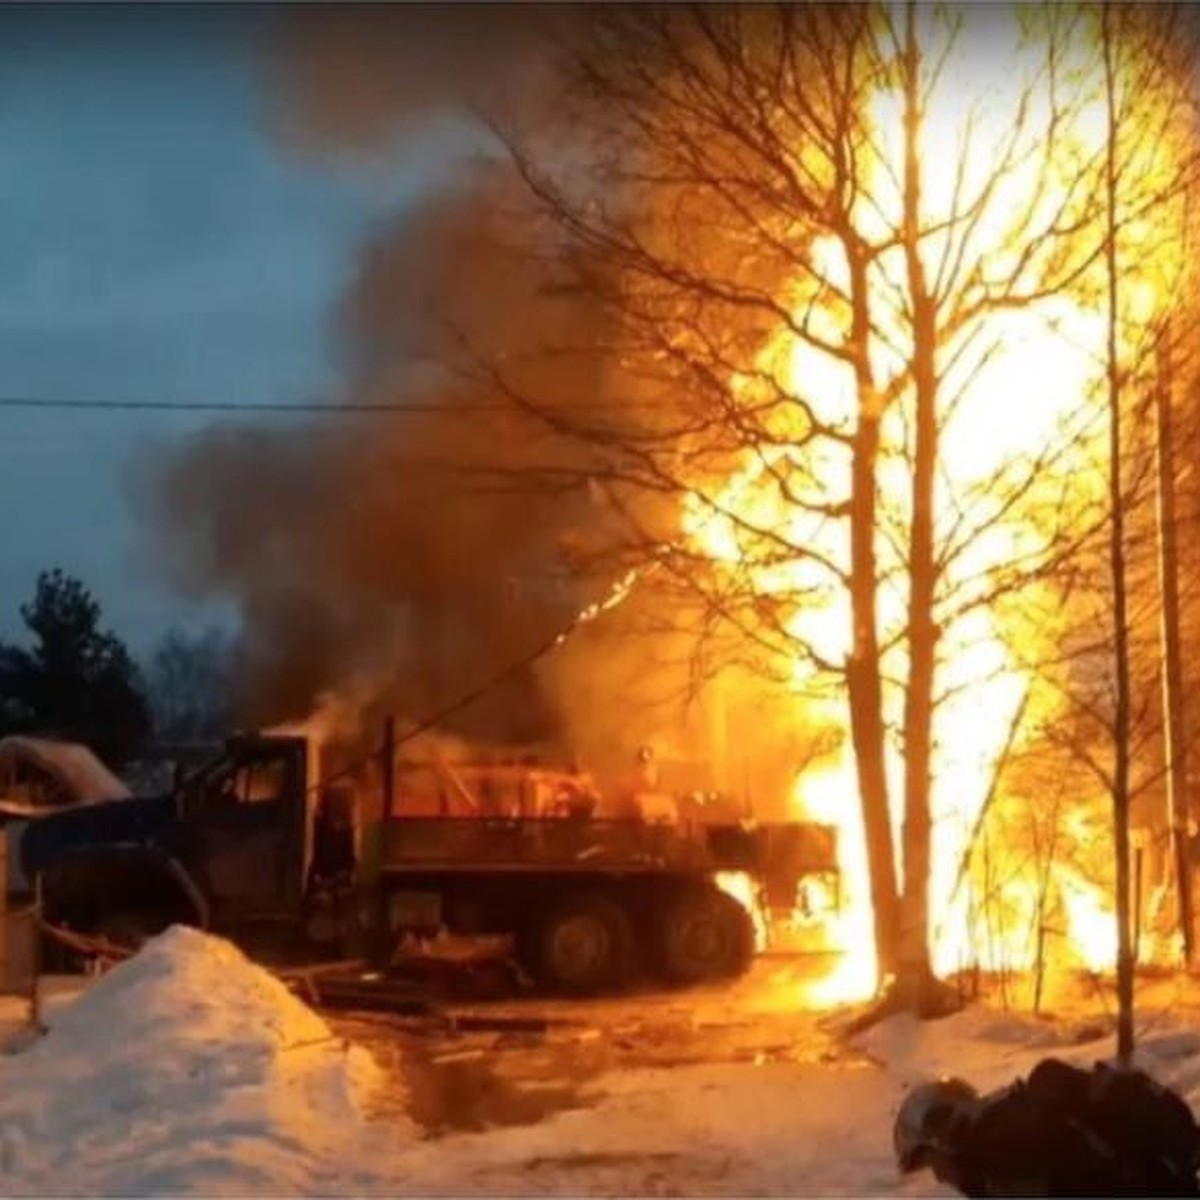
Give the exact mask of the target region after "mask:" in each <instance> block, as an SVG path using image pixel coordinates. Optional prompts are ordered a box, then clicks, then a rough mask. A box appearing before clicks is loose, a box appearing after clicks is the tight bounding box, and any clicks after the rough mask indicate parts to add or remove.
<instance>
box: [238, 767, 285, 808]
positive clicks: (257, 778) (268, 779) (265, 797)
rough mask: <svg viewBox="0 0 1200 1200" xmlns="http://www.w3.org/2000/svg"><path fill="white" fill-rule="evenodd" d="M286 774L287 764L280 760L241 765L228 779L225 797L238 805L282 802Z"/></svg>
mask: <svg viewBox="0 0 1200 1200" xmlns="http://www.w3.org/2000/svg"><path fill="white" fill-rule="evenodd" d="M288 774H289V772H288V763H286V762H285V761H283V760H281V759H265V760H263V761H260V762H248V763H243V764H242V765H241V766H240V767H238V768H237V770H236V771H235V772H234V773H233V775H232V776H231V777H230V779H229V781H228V784H227V787H226V795H227V796H228V797H229V799H231V800H236V801H237V803H239V804H265V803H270V802H271V801H275V800H282V799H283V798H284V796H285V795H286V793H287V786H288Z"/></svg>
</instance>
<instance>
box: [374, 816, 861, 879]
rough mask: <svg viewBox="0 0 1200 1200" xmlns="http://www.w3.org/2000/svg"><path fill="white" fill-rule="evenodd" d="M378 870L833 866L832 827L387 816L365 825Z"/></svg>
mask: <svg viewBox="0 0 1200 1200" xmlns="http://www.w3.org/2000/svg"><path fill="white" fill-rule="evenodd" d="M367 841H368V844H370V843H371V842H374V843H375V847H374V849H375V854H376V855H377V857H376V861H377V862H378V864H379V868H380V870H381V871H382V872H383V873H385V874H397V873H409V872H428V871H431V870H473V871H496V872H507V871H531V870H552V871H570V872H591V871H595V872H612V871H620V872H629V873H633V872H662V871H669V872H686V873H707V872H715V871H749V872H751V873H754V874H762V873H764V872H765V871H767V870H768V869H769V868H770V867H771V865H772V864H775V863H779V862H780V860H781V859H786V860H787V862H788V863H789V864H790V865H791V866H792V868H793V869H794V870H796V871H797V873H798V874H813V873H831V872H835V871H836V870H837V861H836V833H835V831H834V830H833V828H832V827H830V826H825V825H816V824H811V823H807V822H790V823H780V824H774V825H750V826H743V825H701V824H696V825H688V826H678V825H655V824H647V823H645V822H642V821H635V820H572V819H569V818H562V817H548V818H535V817H514V818H480V817H392V818H388V819H385V820H383V821H382V822H380V823H379V824H378V826H377V827H376V828H375V829H374V830H368V833H367Z"/></svg>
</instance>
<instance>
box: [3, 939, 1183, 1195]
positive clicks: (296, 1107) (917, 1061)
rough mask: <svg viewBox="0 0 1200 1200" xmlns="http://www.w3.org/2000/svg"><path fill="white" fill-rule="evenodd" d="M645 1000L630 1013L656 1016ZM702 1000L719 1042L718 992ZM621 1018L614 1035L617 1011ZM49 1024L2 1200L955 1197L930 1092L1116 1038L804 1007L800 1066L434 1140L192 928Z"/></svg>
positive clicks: (1163, 1023)
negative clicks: (860, 1025) (939, 1180)
mask: <svg viewBox="0 0 1200 1200" xmlns="http://www.w3.org/2000/svg"><path fill="white" fill-rule="evenodd" d="M742 999H745V998H744V997H743V998H742ZM623 1003H624V1005H625V1008H624V1012H625V1016H626V1017H628V1016H629V1015H630V1014H631V1013H634V1014H636V1012H637V1011H638V1010H639V1007H642V1008H643V1010H644V1008H645V1007H652V1004H649V1005H647V1004H645V1003H644V1002H641V1001H638V1000H636V999H634V1000H630V1001H626V1002H623ZM671 1003H672V1005H679V1004H684V1005H686V1004H687V1003H688V1000H687V998H686V996H679V995H677V996H676V997H675V998H674V999H673V1000H672V1002H671ZM696 1004H697V1006H698V1012H700V1013H702V1015H703V1020H701V1021H700V1022H699V1023H698V1024H697V1029H698V1031H699V1033H698V1036H699V1037H700V1038H701V1039H702V1040H703V1039H704V1038H705V1037H707V1029H708V1024H707V1022H708V1019H709V1017H710V1016H711V1015H712V1012H713V1011H714V1009H713V1005H714V1004H715V998H714V997H709V998H708V999H705V998H703V997H701V998H698V999H697V1001H696ZM706 1006H707V1007H706ZM771 1007H772V1006H771V1005H766V1006H759V1007H757V1009H756V1007H755V1006H754V1005H753V1004H750V1003H749V1002H748V1001H747V1003H745V1004H739V1005H738V1006H737V1009H736V1011H732V1012H730V1013H729V1014H728V1015H727V1018H728V1020H729V1021H734V1020H741V1021H742V1022H745V1020H746V1018H747V1014H748V1013H749V1014H750V1020H751V1022H752V1023H767V1022H769V1021H770V1020H771V1019H772V1018H771V1016H770V1014H769V1013H768V1012H767V1011H766V1010H767V1009H769V1008H771ZM603 1011H605V1012H606V1013H608V1014H609V1017H610V1018H612V1020H611V1021H610V1024H609V1026H608V1029H609V1030H614V1029H615V1028H616V1024H615V1013H616V1012H617V1009H615V1008H611V1007H610V1008H607V1009H604V1010H603ZM49 1014H50V1015H49V1020H50V1025H51V1029H50V1032H49V1034H48V1035H47V1036H46V1037H45V1038H43V1039H41V1040H40V1041H38V1042H37V1043H36V1044H35V1045H33V1046H32V1047H31V1048H30V1049H28V1050H26V1051H24V1052H23V1053H20V1054H17V1055H12V1056H9V1057H7V1058H0V1194H9V1195H11V1194H13V1193H26V1194H28V1193H43V1194H44V1193H55V1194H57V1195H69V1194H78V1193H83V1192H86V1193H90V1194H101V1195H113V1194H120V1195H135V1194H148V1193H154V1194H204V1195H213V1194H235V1193H236V1194H241V1195H265V1194H272V1195H278V1194H308V1195H313V1194H325V1195H328V1194H348V1193H349V1194H360V1195H366V1194H390V1195H410V1196H416V1195H421V1196H431V1195H460V1196H461V1195H536V1194H553V1195H572V1196H583V1195H609V1196H611V1195H637V1196H647V1195H705V1194H722V1195H740V1196H749V1195H776V1196H781V1195H790V1196H794V1195H814V1194H820V1195H839V1194H840V1195H872V1194H875V1195H896V1194H904V1195H914V1196H915V1195H935V1194H939V1189H938V1188H937V1185H936V1184H935V1183H934V1182H933V1181H932V1180H931V1179H930V1178H928V1177H917V1178H914V1179H908V1180H901V1179H899V1178H898V1176H897V1174H896V1171H895V1168H894V1165H893V1163H892V1158H891V1144H890V1143H891V1124H892V1117H893V1115H894V1113H895V1110H896V1107H897V1105H898V1104H899V1102H900V1100H901V1099H902V1097H903V1095H904V1092H905V1089H906V1088H907V1087H909V1086H911V1085H912V1084H913V1083H915V1082H918V1081H919V1080H922V1079H927V1078H929V1077H931V1076H936V1075H939V1074H943V1073H953V1074H956V1075H960V1076H963V1077H965V1078H967V1079H968V1080H970V1081H971V1082H972V1083H974V1084H975V1085H976V1086H978V1087H980V1088H983V1089H986V1088H990V1087H994V1086H998V1085H1000V1084H1003V1083H1007V1082H1008V1081H1009V1080H1011V1079H1012V1078H1013V1077H1014V1076H1016V1075H1020V1074H1024V1073H1026V1072H1027V1071H1028V1070H1029V1068H1030V1067H1031V1066H1032V1064H1033V1063H1034V1062H1035V1061H1036V1060H1037V1059H1038V1058H1040V1057H1042V1056H1044V1055H1046V1054H1050V1053H1053V1054H1057V1055H1059V1056H1061V1057H1064V1058H1068V1059H1071V1060H1074V1061H1079V1062H1083V1063H1090V1062H1092V1061H1094V1060H1095V1059H1097V1058H1100V1057H1104V1056H1105V1055H1107V1054H1108V1053H1109V1052H1110V1050H1111V1045H1112V1043H1111V1037H1110V1036H1109V1028H1110V1027H1109V1026H1108V1025H1107V1024H1105V1023H1104V1022H1103V1021H1100V1022H1097V1021H1096V1020H1095V1019H1091V1020H1088V1021H1081V1020H1079V1019H1076V1020H1074V1021H1064V1020H1038V1019H1034V1018H1030V1017H1026V1016H1017V1015H1013V1014H1009V1013H1003V1012H998V1011H995V1010H989V1009H985V1008H974V1009H969V1010H967V1011H965V1012H963V1013H960V1014H958V1015H957V1016H954V1017H951V1018H949V1019H947V1020H944V1021H938V1022H930V1023H920V1022H916V1021H914V1020H910V1019H908V1018H895V1019H893V1020H890V1021H888V1022H885V1023H883V1024H881V1025H878V1026H876V1027H875V1028H873V1029H871V1030H869V1031H868V1032H867V1033H865V1034H863V1035H862V1036H860V1037H859V1038H857V1039H856V1040H855V1042H854V1043H853V1045H852V1046H851V1047H849V1048H847V1047H844V1046H843V1047H841V1048H840V1049H837V1050H828V1049H827V1048H828V1047H836V1042H835V1041H833V1040H832V1039H831V1038H830V1036H829V1035H828V1034H827V1033H822V1032H821V1031H820V1029H819V1026H818V1022H817V1018H816V1017H815V1016H813V1015H811V1014H803V1013H800V1014H796V1017H795V1021H794V1022H793V1023H792V1024H790V1025H789V1026H788V1028H790V1029H791V1030H792V1031H793V1032H792V1036H794V1038H795V1039H796V1040H797V1041H799V1042H802V1043H805V1045H803V1046H801V1050H802V1051H803V1052H802V1053H799V1054H797V1055H796V1056H795V1059H794V1060H785V1061H778V1060H774V1059H772V1057H771V1056H770V1055H763V1056H760V1057H759V1060H758V1061H757V1062H756V1061H755V1060H754V1059H749V1060H744V1061H736V1062H735V1061H728V1060H725V1061H711V1062H702V1063H698V1064H694V1065H684V1066H633V1067H630V1066H621V1067H619V1068H618V1069H610V1070H608V1072H607V1073H603V1074H600V1075H599V1076H598V1077H596V1078H595V1079H593V1080H591V1081H590V1082H587V1083H586V1084H585V1085H583V1086H582V1087H581V1089H580V1091H579V1094H578V1095H577V1096H576V1097H575V1100H574V1103H575V1105H576V1106H575V1107H572V1108H569V1109H565V1110H562V1111H557V1112H555V1113H553V1114H552V1115H550V1116H548V1117H541V1118H540V1119H531V1120H530V1121H529V1123H526V1124H521V1125H513V1126H508V1127H504V1128H490V1129H485V1130H483V1131H481V1132H470V1133H466V1132H449V1133H446V1132H444V1131H443V1132H440V1133H439V1134H438V1135H437V1136H434V1135H433V1134H432V1133H431V1132H430V1130H429V1129H428V1128H426V1129H422V1128H421V1127H419V1126H418V1124H417V1123H416V1122H415V1120H413V1119H410V1118H409V1117H408V1116H406V1108H405V1102H406V1097H407V1096H409V1095H415V1094H416V1093H415V1087H414V1090H413V1091H411V1092H409V1091H406V1082H405V1081H406V1079H408V1080H411V1081H413V1082H414V1085H415V1081H416V1075H415V1071H416V1068H417V1062H416V1059H415V1057H413V1056H412V1055H411V1054H410V1055H409V1057H408V1059H407V1060H406V1057H405V1052H404V1051H403V1048H402V1047H401V1050H400V1053H399V1054H398V1056H397V1059H396V1061H395V1062H393V1063H392V1064H391V1071H390V1074H389V1072H388V1071H386V1070H385V1069H384V1068H383V1067H381V1066H378V1065H375V1064H373V1062H372V1061H371V1060H370V1059H369V1057H368V1056H367V1055H366V1052H365V1051H363V1050H362V1049H359V1048H350V1049H349V1050H348V1049H347V1048H346V1047H345V1046H344V1045H343V1044H342V1043H341V1042H340V1040H338V1039H337V1038H335V1037H333V1035H332V1034H331V1033H330V1029H329V1026H328V1025H327V1024H326V1023H325V1021H324V1020H322V1019H321V1018H320V1017H318V1016H317V1015H315V1014H314V1013H312V1012H311V1011H310V1010H309V1009H307V1008H306V1007H305V1006H304V1005H303V1004H301V1003H300V1002H299V1001H298V1000H297V999H295V998H294V997H293V996H292V995H291V994H290V993H289V992H288V991H287V990H286V989H285V988H284V987H283V986H282V985H281V984H280V983H278V981H277V980H275V979H274V978H273V977H272V976H270V975H269V974H267V973H266V972H264V971H262V970H260V969H259V968H258V967H255V966H254V965H252V964H251V963H249V962H248V961H247V960H246V959H245V958H244V957H243V956H242V955H241V954H240V953H239V952H238V951H237V950H235V949H234V948H233V947H232V946H230V945H229V944H228V943H225V942H223V941H220V940H219V939H215V938H211V937H207V936H205V935H203V934H200V933H196V932H194V931H191V930H185V929H173V930H170V931H168V932H167V933H166V934H164V935H163V936H162V937H160V938H158V939H156V940H155V941H154V942H152V943H151V944H150V945H149V946H148V947H147V948H146V949H145V950H143V952H142V953H141V954H139V955H138V956H136V957H135V958H134V959H133V960H132V961H130V962H129V963H127V964H125V965H123V966H121V967H119V968H117V969H116V970H114V971H112V972H111V973H109V974H108V975H106V976H105V977H103V978H102V979H101V980H99V981H98V982H96V983H95V984H94V985H92V986H91V987H90V988H89V989H88V990H87V991H86V992H85V993H84V994H83V995H82V996H81V997H80V998H79V999H77V1000H75V1001H74V1002H72V1003H70V1004H67V1005H65V1006H62V1005H60V1006H58V1007H57V1008H52V1009H50V1010H49ZM781 1028H782V1026H775V1027H772V1028H771V1029H769V1030H768V1031H767V1033H766V1035H765V1036H764V1041H763V1044H764V1045H767V1044H768V1042H770V1043H771V1044H774V1042H773V1040H774V1039H777V1038H778V1035H779V1031H780V1029H781ZM1198 1030H1200V1024H1198V1023H1197V1022H1195V1021H1194V1020H1193V1021H1192V1022H1191V1023H1190V1024H1189V1020H1188V1017H1187V1015H1186V1013H1181V1011H1180V1010H1179V1009H1178V1008H1177V1009H1176V1010H1175V1011H1174V1012H1167V1011H1164V1010H1162V1009H1160V1010H1159V1011H1157V1012H1153V1013H1150V1014H1149V1017H1148V1020H1147V1022H1146V1026H1145V1029H1144V1035H1143V1038H1142V1043H1141V1056H1142V1060H1143V1062H1144V1064H1145V1065H1146V1066H1148V1067H1149V1068H1150V1069H1151V1070H1152V1071H1153V1072H1154V1073H1155V1074H1157V1075H1158V1076H1159V1077H1160V1078H1162V1079H1163V1080H1164V1081H1165V1082H1167V1083H1170V1084H1173V1085H1175V1086H1178V1087H1180V1088H1181V1090H1182V1091H1183V1092H1184V1093H1185V1094H1186V1095H1188V1096H1189V1098H1190V1099H1191V1100H1192V1101H1193V1103H1194V1104H1195V1103H1196V1102H1198V1101H1200V1032H1198ZM604 1033H605V1030H601V1036H604ZM611 1036H613V1037H615V1036H616V1034H615V1033H613V1034H611ZM713 1044H714V1046H716V1043H715V1042H714V1043H713ZM449 1048H450V1049H451V1050H452V1046H451V1047H449ZM490 1053H491V1054H492V1056H493V1057H494V1058H499V1057H501V1056H503V1054H504V1053H505V1051H504V1050H503V1049H500V1048H497V1049H494V1050H493V1051H491V1052H490ZM717 1054H719V1051H717V1050H714V1056H715V1055H717ZM528 1083H529V1081H528V1080H527V1081H526V1084H528ZM384 1091H386V1093H387V1102H386V1103H381V1102H380V1095H381V1094H382V1093H383V1092H384ZM415 1108H416V1106H415V1104H414V1105H413V1106H412V1110H413V1111H415Z"/></svg>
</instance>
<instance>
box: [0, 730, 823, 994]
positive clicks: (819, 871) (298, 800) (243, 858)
mask: <svg viewBox="0 0 1200 1200" xmlns="http://www.w3.org/2000/svg"><path fill="white" fill-rule="evenodd" d="M388 728H389V733H388V734H387V735H385V737H384V739H383V743H384V744H383V747H382V750H377V751H375V752H373V753H370V754H367V755H362V756H359V757H358V758H357V759H353V758H352V759H350V760H349V761H346V760H345V759H343V761H341V762H340V763H339V762H338V761H337V760H336V757H332V756H330V755H329V754H328V753H326V752H323V751H324V748H323V747H322V746H321V745H320V743H319V742H318V741H317V740H316V739H314V738H312V737H309V736H305V735H303V734H296V733H281V732H273V733H256V734H244V735H239V736H236V737H234V738H231V739H230V740H229V741H228V742H227V744H226V745H225V747H224V749H223V751H222V752H221V753H220V754H219V755H218V756H217V757H216V758H215V759H214V760H213V761H211V762H209V763H208V764H207V765H205V766H204V767H202V768H200V769H199V770H197V771H195V772H194V773H192V774H191V775H190V776H189V777H187V778H185V779H184V780H182V781H181V782H180V783H179V785H178V786H177V787H176V788H174V789H173V790H172V791H171V792H170V793H168V794H166V795H162V796H158V797H150V798H144V799H134V800H122V801H121V802H120V803H116V804H95V805H91V806H89V807H87V808H86V809H80V810H77V811H72V812H64V813H61V814H55V815H52V816H49V817H47V818H45V819H44V820H42V821H39V822H38V823H37V824H36V825H35V826H33V827H31V829H30V831H29V833H28V834H27V835H26V838H25V840H24V843H23V847H22V856H23V865H24V869H25V871H26V872H27V873H28V874H29V875H30V877H31V878H32V877H35V876H36V877H37V878H39V879H40V881H41V887H42V897H43V904H44V909H45V914H46V918H47V920H48V921H49V922H51V923H52V924H58V925H61V926H63V927H66V928H69V929H72V930H74V931H77V932H79V933H83V934H92V935H96V936H102V937H104V938H106V939H108V940H110V941H115V942H124V943H126V944H130V943H136V942H137V941H138V940H139V939H142V938H145V937H146V936H149V935H152V934H153V933H155V932H157V931H159V930H161V929H163V928H165V927H166V926H168V925H170V924H172V923H180V922H182V923H186V924H191V925H196V926H199V927H201V928H206V929H212V930H214V931H216V932H219V933H222V934H224V935H225V936H228V937H230V938H232V939H233V940H235V941H237V942H239V943H240V944H241V945H242V946H243V947H245V948H246V949H247V950H249V951H251V952H252V953H256V954H258V955H260V956H262V957H269V958H275V959H278V958H281V957H303V958H306V959H308V960H312V959H320V958H327V959H338V958H342V957H348V956H353V957H359V956H365V957H367V958H368V959H369V960H371V961H372V962H373V963H375V964H377V965H380V966H386V965H387V964H388V963H389V962H390V961H392V960H393V959H394V957H395V955H396V954H397V951H398V948H399V947H400V946H401V945H402V944H403V943H404V941H405V940H406V938H409V937H411V936H412V935H432V934H435V933H437V932H440V931H447V932H450V933H453V934H458V935H467V936H480V937H495V936H503V937H505V938H507V939H508V941H509V944H510V945H511V950H512V954H513V956H514V957H515V959H516V961H517V963H518V964H519V966H520V967H521V968H522V970H523V972H524V973H525V974H526V975H527V976H528V977H530V978H531V979H532V980H533V981H535V982H536V983H537V984H538V985H540V986H541V987H543V988H545V989H548V990H551V991H555V992H560V993H566V994H596V993H602V992H606V991H610V990H615V989H618V988H620V987H621V986H623V985H625V984H627V983H629V982H631V981H632V980H634V979H635V978H649V979H655V980H658V981H661V982H666V983H670V984H674V985H689V984H696V983H702V982H707V981H714V980H720V979H729V978H733V977H735V976H737V975H739V974H741V973H742V972H744V971H745V970H746V969H747V967H748V966H749V964H750V962H751V960H752V958H753V956H754V953H755V950H756V948H757V947H759V946H761V945H763V944H764V940H766V939H769V938H770V936H771V932H770V931H771V928H772V921H771V914H772V913H774V914H780V913H785V914H787V916H788V917H789V918H790V917H792V916H793V915H794V913H795V910H796V906H797V902H798V897H813V896H821V897H827V898H830V900H829V902H830V903H833V902H834V898H836V896H837V895H838V888H837V869H838V847H837V838H836V832H835V830H834V829H833V827H831V826H828V825H824V824H819V823H814V822H797V821H789V822H778V823H757V822H752V821H747V820H730V819H729V813H728V810H727V809H723V808H722V807H721V806H720V805H713V806H711V812H709V813H706V806H705V805H703V804H697V803H695V802H694V801H693V802H692V803H691V805H690V806H681V807H679V808H677V809H676V810H675V812H674V814H673V816H668V814H666V813H664V812H663V810H662V807H661V806H658V807H655V808H653V810H652V811H641V812H631V811H629V810H628V808H625V809H621V810H617V811H618V814H619V815H608V814H607V813H606V808H605V804H604V798H603V797H602V796H600V795H599V794H598V793H597V791H596V790H595V788H594V787H593V785H592V784H591V781H590V779H589V778H588V777H587V776H586V775H585V774H583V773H581V772H579V771H575V770H563V769H556V768H551V767H547V766H543V765H541V764H538V763H533V762H513V763H497V762H495V761H493V762H483V763H478V762H470V761H461V762H454V763H450V762H448V761H445V760H444V759H442V758H440V757H438V756H436V755H434V756H433V757H431V758H429V759H426V760H424V761H422V760H415V761H414V760H412V759H407V758H405V759H402V758H401V757H400V754H399V752H398V747H397V744H396V739H395V737H394V734H393V733H391V732H390V730H391V726H390V725H389V727H388Z"/></svg>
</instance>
